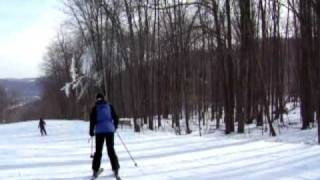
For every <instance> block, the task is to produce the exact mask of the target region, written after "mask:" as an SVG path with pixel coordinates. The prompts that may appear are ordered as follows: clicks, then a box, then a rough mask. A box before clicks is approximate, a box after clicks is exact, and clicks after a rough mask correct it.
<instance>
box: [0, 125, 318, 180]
mask: <svg viewBox="0 0 320 180" xmlns="http://www.w3.org/2000/svg"><path fill="white" fill-rule="evenodd" d="M46 122H47V131H48V136H47V137H41V136H40V132H39V129H37V126H38V122H37V121H30V122H22V123H14V124H6V125H0V132H1V136H0V162H1V163H0V179H10V180H17V179H23V180H24V179H26V180H29V179H53V180H58V179H61V180H69V179H70V180H78V179H79V180H89V179H90V176H91V161H92V159H91V158H90V143H88V138H89V137H88V122H83V121H62V120H59V121H53V120H51V121H46ZM119 133H120V134H121V137H122V138H123V139H124V141H125V142H126V144H127V146H128V148H129V149H130V151H131V153H132V156H133V157H134V158H135V159H136V161H137V163H138V167H134V165H133V163H132V161H131V160H130V157H129V156H128V154H127V152H126V150H125V149H124V147H123V146H122V144H121V142H120V140H119V139H118V137H117V136H115V143H116V145H115V147H116V151H117V154H118V158H119V161H120V166H121V168H120V176H121V178H122V179H123V180H124V179H134V180H166V179H170V180H171V179H174V180H178V179H179V180H180V179H181V180H185V179H190V180H193V179H208V180H209V179H210V180H214V179H217V180H221V179H237V180H251V179H252V180H256V179H266V180H271V179H281V180H317V179H320V173H319V172H320V147H319V146H318V145H310V144H305V143H299V140H302V139H303V137H314V136H315V134H316V130H315V129H313V130H308V131H303V132H302V131H298V130H297V131H296V132H293V133H290V134H291V135H292V136H290V134H286V135H284V136H283V138H281V136H280V137H276V138H265V137H263V138H260V139H259V138H248V137H242V136H237V135H234V136H232V135H231V136H221V135H219V134H210V135H205V136H202V137H199V136H198V134H197V133H193V134H192V135H185V136H176V135H174V134H170V133H164V132H158V133H154V132H148V131H147V132H144V133H142V134H135V133H133V132H132V130H129V129H120V130H119ZM300 142H301V141H300ZM104 151H106V148H105V147H104ZM102 167H103V168H104V169H105V171H104V172H103V173H102V174H101V177H100V178H98V179H101V180H103V179H105V180H106V179H114V178H113V176H112V173H111V169H110V165H109V161H108V158H107V153H105V154H104V155H103V161H102Z"/></svg>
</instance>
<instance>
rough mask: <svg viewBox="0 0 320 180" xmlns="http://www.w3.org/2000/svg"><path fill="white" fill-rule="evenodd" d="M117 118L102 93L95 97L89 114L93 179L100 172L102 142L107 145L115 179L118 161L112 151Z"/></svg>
mask: <svg viewBox="0 0 320 180" xmlns="http://www.w3.org/2000/svg"><path fill="white" fill-rule="evenodd" d="M118 122H119V120H118V116H117V115H116V113H115V111H114V108H113V106H112V105H111V104H110V103H109V102H107V101H106V100H105V98H104V95H103V94H102V93H98V94H97V96H96V103H95V106H94V107H93V108H92V111H91V114H90V131H89V134H90V136H91V137H93V136H94V135H95V136H96V152H95V154H94V156H93V161H92V170H93V177H97V176H98V175H99V174H100V173H101V171H102V168H101V169H100V165H101V157H102V149H103V144H104V141H106V144H107V151H108V156H109V159H110V163H111V167H112V171H113V173H114V175H115V176H116V177H119V176H118V172H119V168H120V165H119V161H118V157H117V155H116V152H115V150H114V133H115V131H116V130H117V128H118Z"/></svg>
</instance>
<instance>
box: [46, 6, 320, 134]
mask: <svg viewBox="0 0 320 180" xmlns="http://www.w3.org/2000/svg"><path fill="white" fill-rule="evenodd" d="M63 7H64V8H63V10H64V12H65V14H66V15H67V20H66V22H65V23H64V24H63V26H62V27H61V29H60V31H59V32H58V33H57V38H56V39H55V40H53V42H52V44H51V45H50V46H49V48H48V51H47V54H46V56H45V58H44V66H43V67H44V72H45V76H44V77H43V78H42V80H41V84H42V86H43V87H44V92H43V95H42V102H43V103H44V105H43V106H42V107H43V112H47V114H50V115H52V116H55V117H57V115H58V117H60V116H61V117H67V118H87V117H88V112H89V111H90V106H91V105H92V103H93V101H92V100H93V97H94V94H95V93H96V92H97V91H103V92H104V93H105V94H106V95H107V99H108V100H109V101H110V102H112V103H113V104H114V106H115V107H116V109H117V110H118V111H119V114H120V115H121V116H122V117H131V118H133V120H134V129H135V131H139V130H140V128H141V125H142V124H148V127H149V128H150V129H151V130H153V129H154V128H158V127H161V126H162V123H164V120H165V119H168V118H169V119H170V120H171V124H172V127H174V128H175V129H176V130H177V132H178V133H182V132H184V133H191V130H192V129H191V128H190V122H191V121H194V117H196V118H197V121H198V124H199V126H200V125H201V124H203V125H204V124H206V123H208V121H215V122H216V123H215V124H216V127H217V128H219V127H220V126H224V129H225V133H227V134H228V133H232V132H235V131H237V132H239V133H243V132H244V131H245V124H251V123H256V125H257V126H266V128H268V130H269V132H270V134H271V135H273V136H275V135H276V131H275V129H274V127H273V125H274V122H277V123H284V119H283V114H284V113H287V112H288V111H289V110H288V109H286V106H285V105H286V103H288V102H292V101H295V102H300V105H301V119H302V129H307V128H309V127H311V126H312V125H313V124H314V122H315V120H316V119H317V120H318V121H319V116H318V114H319V113H320V105H319V102H320V88H319V87H318V86H319V85H320V82H319V81H320V79H319V78H320V74H319V73H320V64H319V50H320V49H319V43H320V39H319V37H320V2H319V1H316V0H308V1H305V0H189V1H186V0H65V1H64V3H63Z"/></svg>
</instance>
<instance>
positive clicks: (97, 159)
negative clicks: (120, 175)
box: [92, 133, 120, 171]
mask: <svg viewBox="0 0 320 180" xmlns="http://www.w3.org/2000/svg"><path fill="white" fill-rule="evenodd" d="M104 141H106V144H107V152H108V156H109V160H110V163H111V167H112V170H113V171H115V170H118V169H119V168H120V166H119V161H118V157H117V155H116V152H115V150H114V133H105V134H96V152H95V154H94V157H93V162H92V169H93V170H94V171H98V170H99V169H100V165H101V158H102V149H103V144H104Z"/></svg>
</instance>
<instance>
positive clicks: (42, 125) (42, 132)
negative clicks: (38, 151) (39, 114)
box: [38, 118, 47, 136]
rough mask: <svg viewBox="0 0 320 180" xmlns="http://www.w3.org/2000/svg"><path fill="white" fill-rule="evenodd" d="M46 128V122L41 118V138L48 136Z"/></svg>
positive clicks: (39, 126)
mask: <svg viewBox="0 0 320 180" xmlns="http://www.w3.org/2000/svg"><path fill="white" fill-rule="evenodd" d="M45 126H46V122H45V121H44V120H43V119H42V118H40V121H39V125H38V128H40V133H41V136H44V135H45V136H46V135H47V131H46V128H45Z"/></svg>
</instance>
